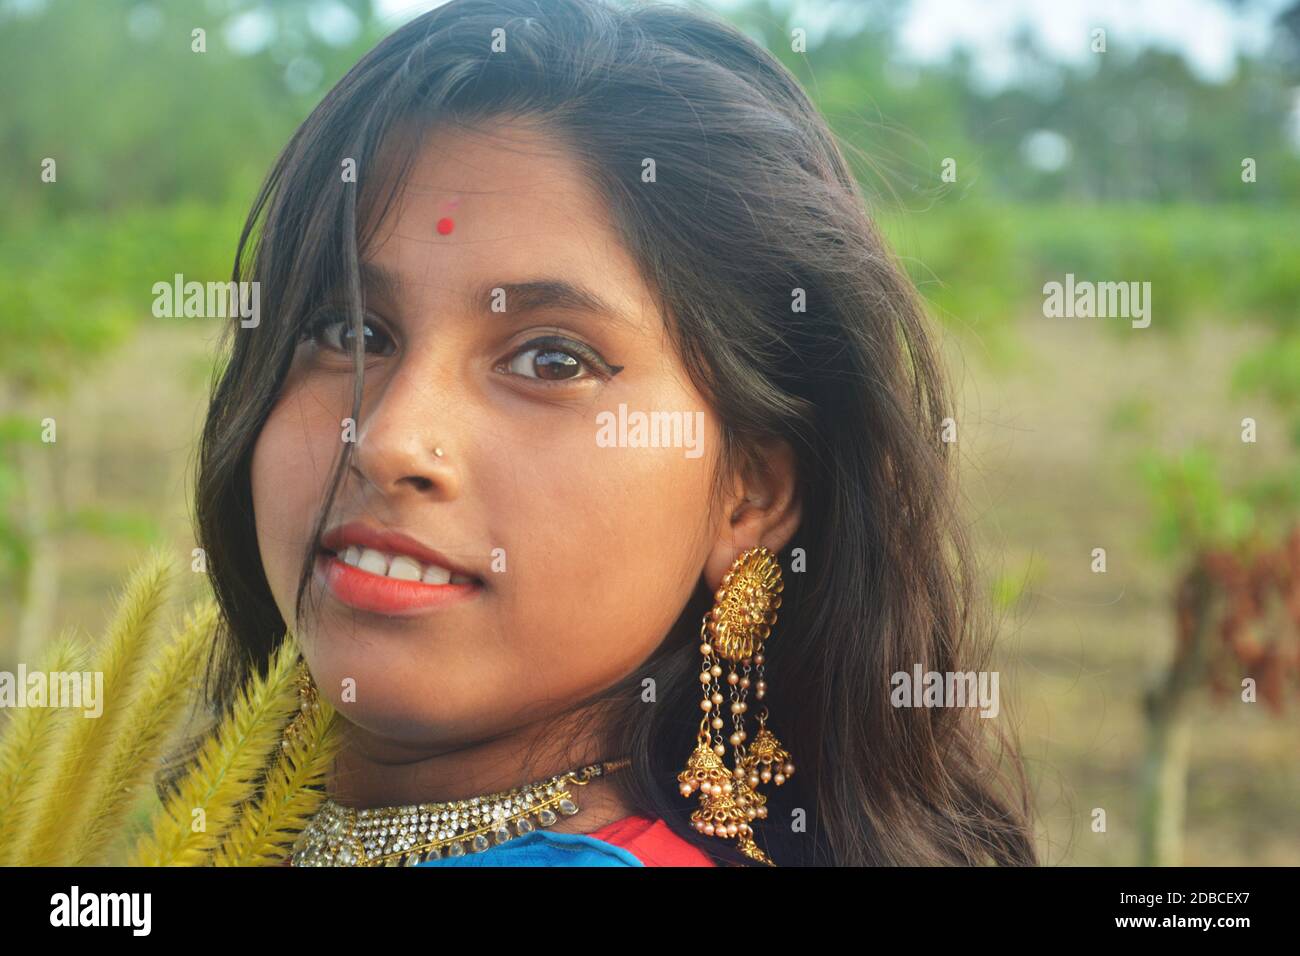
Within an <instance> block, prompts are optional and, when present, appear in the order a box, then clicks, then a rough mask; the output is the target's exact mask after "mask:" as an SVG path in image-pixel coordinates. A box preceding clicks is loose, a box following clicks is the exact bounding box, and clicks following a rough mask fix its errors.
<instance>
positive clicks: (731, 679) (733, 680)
mask: <svg viewBox="0 0 1300 956" xmlns="http://www.w3.org/2000/svg"><path fill="white" fill-rule="evenodd" d="M727 683H728V684H732V685H735V684H738V683H740V675H739V674H737V673H736V672H735V671H732V672H731V673H730V674H728V675H727Z"/></svg>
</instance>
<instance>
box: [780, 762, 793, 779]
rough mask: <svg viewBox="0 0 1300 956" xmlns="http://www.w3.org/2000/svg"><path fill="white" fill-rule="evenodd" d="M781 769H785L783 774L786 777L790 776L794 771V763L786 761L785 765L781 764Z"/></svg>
mask: <svg viewBox="0 0 1300 956" xmlns="http://www.w3.org/2000/svg"><path fill="white" fill-rule="evenodd" d="M781 769H782V770H783V771H785V775H786V776H787V777H788V776H790V774H792V773H794V764H792V763H790V762H789V761H786V763H785V766H783V767H782V768H781Z"/></svg>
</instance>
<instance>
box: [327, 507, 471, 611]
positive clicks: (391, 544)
mask: <svg viewBox="0 0 1300 956" xmlns="http://www.w3.org/2000/svg"><path fill="white" fill-rule="evenodd" d="M321 544H322V551H321V553H320V554H319V555H318V556H317V573H318V574H319V575H320V576H321V577H322V578H323V580H324V582H325V585H326V586H327V588H328V589H329V591H330V593H331V594H333V596H334V597H335V598H336V599H338V600H339V601H340V602H342V603H343V604H346V605H348V606H349V607H352V608H356V609H358V610H364V611H374V612H377V613H381V614H390V615H409V614H412V613H417V612H421V611H427V610H432V609H434V608H438V607H443V606H446V605H448V604H451V603H454V602H456V601H460V600H464V599H465V598H468V597H471V596H473V595H474V594H477V593H478V592H479V590H481V589H482V587H483V582H482V580H481V579H479V578H478V577H476V576H475V575H474V574H473V573H472V572H470V571H468V570H467V569H465V568H463V567H461V566H460V565H458V564H456V563H454V562H452V561H450V560H448V559H447V558H446V557H445V556H443V555H442V554H441V553H439V552H437V551H435V550H433V549H432V548H429V547H427V546H426V545H423V544H421V543H420V542H419V541H416V540H415V539H414V538H411V537H410V536H408V535H405V534H402V533H400V532H396V531H389V530H385V529H379V528H374V527H371V526H369V525H366V524H362V523H360V522H352V523H349V524H345V525H342V526H340V527H338V528H334V529H332V530H331V531H329V532H328V533H327V534H325V535H324V536H323V537H322V539H321Z"/></svg>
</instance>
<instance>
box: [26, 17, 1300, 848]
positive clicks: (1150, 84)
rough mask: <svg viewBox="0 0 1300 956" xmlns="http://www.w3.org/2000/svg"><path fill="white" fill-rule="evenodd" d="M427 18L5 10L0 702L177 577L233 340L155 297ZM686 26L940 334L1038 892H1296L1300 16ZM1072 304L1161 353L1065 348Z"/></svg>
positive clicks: (219, 274) (1099, 330) (198, 268)
mask: <svg viewBox="0 0 1300 956" xmlns="http://www.w3.org/2000/svg"><path fill="white" fill-rule="evenodd" d="M436 5H437V4H436V3H434V2H426V3H412V2H380V0H373V2H372V0H275V2H271V0H206V2H204V0H166V2H162V0H96V2H77V0H0V90H3V91H4V96H3V106H2V107H0V169H2V170H3V175H0V208H2V209H3V210H4V217H3V228H2V230H0V343H3V344H0V670H9V671H14V670H15V669H16V667H17V664H18V662H19V661H23V662H26V663H27V664H28V666H29V667H30V666H35V665H34V664H32V661H33V660H34V659H35V658H36V657H37V656H38V651H39V649H40V647H41V646H42V645H43V643H44V642H45V641H47V640H48V639H49V638H50V637H52V636H54V635H56V634H57V633H58V632H60V631H61V630H63V629H65V628H69V627H76V628H78V629H80V630H82V631H83V632H88V633H90V634H98V633H100V632H101V630H102V628H103V626H104V624H105V621H106V619H107V616H108V614H109V612H110V609H111V599H112V596H113V594H114V591H115V589H117V588H119V587H120V586H121V584H122V583H123V578H124V576H125V573H126V571H127V570H128V569H129V568H130V567H132V566H134V565H135V564H136V563H137V562H138V561H140V560H141V559H142V558H143V556H144V554H145V551H146V550H147V548H148V546H149V545H150V544H151V543H161V544H164V545H166V546H168V547H171V548H174V549H175V552H176V554H177V555H178V562H187V561H188V560H189V554H190V549H191V548H193V547H194V540H193V534H192V530H191V522H190V488H189V479H190V477H191V475H192V469H193V465H194V450H195V439H196V436H197V434H198V431H199V428H200V425H201V423H202V418H203V412H204V405H205V399H206V385H207V381H208V378H209V376H210V374H211V372H212V367H213V361H214V355H213V347H214V343H215V341H216V338H217V327H216V324H215V321H216V320H212V319H158V318H154V317H153V316H152V314H151V305H152V302H153V293H152V291H151V289H152V285H153V283H154V282H157V281H160V280H168V279H170V277H171V276H172V275H174V274H175V273H183V274H184V275H185V276H186V278H187V279H188V278H193V277H200V276H201V277H203V279H204V280H208V279H211V280H221V279H228V278H229V271H230V265H231V261H232V259H233V255H234V249H235V244H236V241H237V238H238V235H239V231H240V228H241V226H242V224H243V221H244V216H245V215H246V213H247V210H248V207H249V205H250V204H251V202H252V200H253V198H254V196H255V192H256V189H257V186H258V185H259V183H260V181H261V178H262V176H263V175H264V174H265V173H266V172H267V170H268V169H269V167H270V164H271V162H272V160H273V158H274V157H275V155H276V153H277V151H278V150H279V149H280V147H281V146H282V145H283V144H284V143H285V142H286V141H287V139H288V137H289V135H290V134H291V133H292V131H293V129H294V128H295V126H296V125H297V124H298V123H299V122H301V120H302V119H304V118H305V117H306V115H307V113H308V112H309V111H310V110H311V108H312V107H313V105H314V104H315V103H316V101H317V100H318V99H319V98H320V97H321V95H322V94H323V93H324V92H325V91H326V90H327V89H328V88H329V86H330V85H331V84H333V83H334V82H335V80H337V79H338V78H339V77H340V76H342V74H343V73H344V72H345V71H346V70H347V69H348V68H349V67H350V66H351V65H352V64H353V63H354V62H355V61H356V60H357V59H358V58H359V56H360V55H361V54H362V53H363V52H364V51H365V50H367V49H368V48H369V47H370V46H372V45H373V44H374V43H375V41H376V40H377V39H378V38H379V37H381V36H382V35H384V34H385V33H387V32H389V31H390V30H392V29H393V28H394V27H396V26H397V25H399V24H400V23H402V22H404V21H405V20H406V19H408V18H410V17H412V16H415V15H417V14H419V13H422V12H424V11H426V10H427V9H429V8H431V7H433V6H436ZM699 6H703V7H704V8H706V9H710V10H714V11H716V12H717V13H718V14H720V15H722V16H725V17H727V18H728V19H730V20H732V21H733V22H735V23H736V24H738V25H739V26H741V27H742V28H743V29H744V30H745V31H746V32H747V33H748V34H750V35H751V36H753V37H754V38H755V39H756V40H758V41H759V42H760V43H762V44H763V45H764V46H765V47H766V48H767V49H768V50H770V51H771V52H772V53H773V54H774V55H776V56H777V57H778V58H779V59H781V60H782V61H783V62H784V63H785V64H786V65H788V66H789V68H790V69H791V70H792V71H793V72H794V73H795V75H796V76H798V77H799V78H800V80H801V81H802V82H803V83H804V85H805V87H806V89H807V90H808V91H809V93H810V95H811V96H812V97H813V99H814V100H815V102H816V103H817V104H818V106H819V107H820V108H821V109H822V110H823V111H824V113H825V114H826V116H827V118H828V119H829V121H830V122H831V125H832V126H833V128H834V130H835V132H836V134H837V136H838V137H839V138H840V140H841V142H842V143H843V144H844V145H845V149H846V150H847V152H848V153H849V154H850V156H851V158H852V161H853V162H854V164H855V168H856V169H857V171H858V174H859V175H860V177H861V179H862V182H863V185H864V187H865V189H866V192H867V195H868V196H869V197H870V202H871V206H872V210H871V211H872V213H873V215H874V216H875V217H876V218H877V220H878V221H879V222H880V224H881V225H882V227H883V228H884V230H885V231H886V233H887V234H888V236H889V238H890V239H891V241H892V243H893V245H894V247H895V249H896V250H897V252H898V254H899V255H900V257H901V258H902V259H903V261H904V263H905V265H906V267H907V268H908V270H909V271H910V272H911V274H912V276H913V278H914V279H915V281H916V282H917V284H918V286H919V288H920V289H921V291H922V293H923V294H924V296H925V297H926V299H927V301H928V303H929V305H930V308H931V312H932V314H933V316H934V320H935V327H936V331H937V333H938V334H939V336H940V338H941V339H942V341H943V343H944V348H945V350H946V352H947V355H948V359H949V367H950V369H951V371H952V377H953V382H954V385H955V388H956V395H957V406H956V407H955V408H954V411H953V417H954V419H955V422H956V429H957V432H956V437H957V441H958V448H959V450H960V451H959V455H960V458H961V461H962V483H961V486H962V495H963V500H964V502H965V506H966V508H967V512H968V518H969V520H970V522H971V523H972V525H973V527H974V530H975V534H976V538H977V541H978V544H979V548H980V553H981V560H982V562H983V565H984V570H985V581H986V588H987V596H988V598H989V600H990V601H991V602H992V603H993V605H994V607H995V608H996V610H997V613H998V615H999V617H1000V621H1001V640H1000V646H999V649H998V652H997V655H996V664H997V666H998V668H999V670H1000V672H1001V682H1000V685H1001V691H1002V701H1003V703H1002V713H1001V716H1000V717H999V718H998V719H999V720H1003V721H1008V722H1010V725H1011V727H1013V728H1014V729H1015V730H1016V732H1018V734H1019V735H1020V738H1021V742H1022V744H1023V747H1024V749H1025V754H1026V758H1027V765H1028V772H1029V774H1030V779H1031V784H1032V788H1033V791H1034V794H1035V801H1036V806H1037V812H1038V814H1039V817H1040V820H1039V836H1040V847H1041V851H1042V856H1043V859H1044V860H1045V861H1046V862H1049V863H1053V864H1100V865H1130V864H1135V863H1139V862H1154V863H1166V864H1189V865H1205V864H1227V865H1245V864H1263V865H1281V864H1287V865H1296V864H1300V532H1297V531H1296V528H1297V520H1298V519H1300V259H1298V258H1297V252H1298V251H1300V2H1295V0H1237V2H1231V0H1177V2H1175V0H1167V2H1153V3H1126V2H1118V0H1117V2H1102V0H1091V2H1085V0H1052V2H1048V0H1041V2H1031V0H1019V2H1013V0H991V2H986V3H980V4H968V3H961V2H956V0H912V2H905V0H900V2H890V3H885V2H873V0H854V2H847V3H836V2H831V0H818V2H811V3H798V2H793V0H792V2H780V0H763V2H741V0H735V2H721V0H719V2H718V3H715V4H700V5H699ZM195 28H202V29H204V30H205V34H206V52H205V53H203V54H202V55H198V54H196V53H195V52H192V42H193V41H192V33H191V31H192V30H193V29H195ZM47 159H53V160H55V163H56V166H55V167H54V169H55V176H54V181H53V182H47V181H45V178H48V177H43V171H44V170H45V169H46V165H47V164H46V163H45V161H46V160H47ZM1067 274H1072V275H1074V276H1075V277H1076V279H1078V280H1090V281H1096V282H1102V281H1109V282H1121V281H1122V282H1130V281H1136V282H1150V283H1151V301H1150V305H1151V312H1150V317H1151V324H1150V326H1149V327H1148V328H1133V327H1132V326H1131V324H1130V322H1129V321H1128V320H1125V319H1113V318H1112V319H1102V318H1092V319H1060V318H1050V317H1047V316H1045V314H1044V289H1043V286H1044V284H1045V283H1047V282H1051V281H1058V282H1062V281H1064V279H1065V276H1066V275H1067ZM48 419H53V420H54V423H55V424H56V427H57V440H56V441H54V442H50V441H49V438H50V437H52V436H51V435H50V434H49V429H48V427H47V425H48V422H47V420H48ZM193 577H194V578H198V576H197V575H195V576H193ZM191 583H192V584H194V585H195V588H197V582H191ZM1243 682H1244V683H1243ZM1099 810H1100V811H1103V812H1104V816H1103V815H1102V814H1099V813H1098V811H1099Z"/></svg>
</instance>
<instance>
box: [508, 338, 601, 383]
mask: <svg viewBox="0 0 1300 956" xmlns="http://www.w3.org/2000/svg"><path fill="white" fill-rule="evenodd" d="M498 367H499V368H504V369H505V370H506V371H507V372H508V373H509V374H511V375H518V376H520V377H522V378H531V379H536V380H538V381H542V382H547V383H555V384H560V383H564V382H572V381H581V380H583V379H589V378H597V379H602V380H607V379H609V378H612V377H613V376H614V375H616V374H618V373H619V372H620V371H622V366H618V365H614V366H611V365H609V364H608V363H607V362H606V361H605V360H604V359H603V358H601V357H600V355H599V354H598V353H597V352H596V350H595V349H593V348H591V347H590V346H588V345H584V344H583V343H581V342H577V341H574V340H573V339H567V338H563V337H561V336H554V335H552V336H546V337H544V338H538V339H533V340H532V341H530V342H527V343H525V344H524V345H523V346H522V347H521V348H520V349H519V351H517V352H515V353H514V354H513V355H512V356H511V357H510V359H509V360H508V361H506V362H504V363H502V365H501V366H498Z"/></svg>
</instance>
